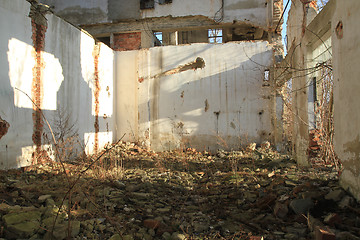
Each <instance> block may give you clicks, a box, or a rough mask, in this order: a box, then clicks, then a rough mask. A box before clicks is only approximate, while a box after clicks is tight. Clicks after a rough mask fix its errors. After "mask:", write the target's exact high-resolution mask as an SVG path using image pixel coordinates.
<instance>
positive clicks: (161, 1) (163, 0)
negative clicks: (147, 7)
mask: <svg viewBox="0 0 360 240" xmlns="http://www.w3.org/2000/svg"><path fill="white" fill-rule="evenodd" d="M169 3H172V0H159V4H160V5H163V4H169Z"/></svg>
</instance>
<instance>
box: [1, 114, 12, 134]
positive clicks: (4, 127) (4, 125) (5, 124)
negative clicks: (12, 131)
mask: <svg viewBox="0 0 360 240" xmlns="http://www.w3.org/2000/svg"><path fill="white" fill-rule="evenodd" d="M9 127H10V124H9V123H8V122H7V121H5V120H3V119H1V117H0V139H1V138H2V136H4V135H5V134H6V133H7V131H8V129H9Z"/></svg>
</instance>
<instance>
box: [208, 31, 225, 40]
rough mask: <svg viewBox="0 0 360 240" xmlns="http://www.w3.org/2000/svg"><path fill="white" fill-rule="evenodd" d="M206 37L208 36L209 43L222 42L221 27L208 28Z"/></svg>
mask: <svg viewBox="0 0 360 240" xmlns="http://www.w3.org/2000/svg"><path fill="white" fill-rule="evenodd" d="M208 38H209V43H222V42H223V34H222V29H209V30H208Z"/></svg>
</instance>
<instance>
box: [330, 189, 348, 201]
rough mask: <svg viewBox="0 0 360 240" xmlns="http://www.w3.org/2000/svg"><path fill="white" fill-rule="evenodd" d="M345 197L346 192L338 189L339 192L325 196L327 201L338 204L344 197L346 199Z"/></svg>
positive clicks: (335, 191) (332, 192)
mask: <svg viewBox="0 0 360 240" xmlns="http://www.w3.org/2000/svg"><path fill="white" fill-rule="evenodd" d="M344 195H345V192H344V191H343V190H342V189H337V190H334V191H331V192H329V193H328V194H327V195H326V196H325V199H327V200H333V201H335V202H338V201H340V200H341V199H342V197H344Z"/></svg>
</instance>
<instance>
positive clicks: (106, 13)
mask: <svg viewBox="0 0 360 240" xmlns="http://www.w3.org/2000/svg"><path fill="white" fill-rule="evenodd" d="M41 2H42V3H45V4H48V5H51V6H54V7H55V8H54V11H55V12H56V13H57V14H58V15H59V16H61V17H63V18H65V19H67V20H69V21H70V22H72V23H74V24H77V25H79V24H91V23H102V22H116V21H119V20H125V19H141V18H152V17H165V16H172V17H184V16H196V15H202V16H206V17H208V18H210V19H220V18H221V16H222V12H224V17H223V20H222V22H228V23H232V22H233V21H234V20H235V21H245V22H250V23H253V24H255V25H257V26H262V27H264V28H265V27H266V26H267V20H268V5H267V1H264V0H224V8H223V11H222V10H221V0H211V1H210V0H196V1H192V0H181V1H173V2H172V3H170V4H163V5H161V4H159V2H158V1H155V7H154V8H153V9H145V10H140V0H131V1H128V0H101V1H87V0H75V1H63V0H41ZM144 28H145V26H144ZM145 29H146V28H145Z"/></svg>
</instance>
